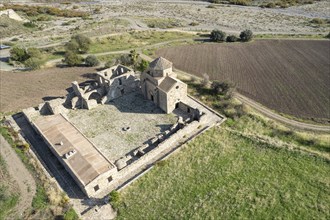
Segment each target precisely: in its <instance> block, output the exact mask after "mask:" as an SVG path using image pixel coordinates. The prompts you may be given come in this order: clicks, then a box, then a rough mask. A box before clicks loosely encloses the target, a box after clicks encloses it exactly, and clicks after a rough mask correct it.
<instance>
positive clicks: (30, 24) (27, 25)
mask: <svg viewBox="0 0 330 220" xmlns="http://www.w3.org/2000/svg"><path fill="white" fill-rule="evenodd" d="M23 25H24V26H25V27H28V28H35V27H37V25H36V24H35V23H34V22H31V21H29V22H25V23H24V24H23Z"/></svg>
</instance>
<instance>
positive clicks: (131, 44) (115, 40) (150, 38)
mask: <svg viewBox="0 0 330 220" xmlns="http://www.w3.org/2000/svg"><path fill="white" fill-rule="evenodd" d="M193 36H194V35H191V34H187V33H181V32H170V31H164V32H157V31H142V32H139V31H136V32H135V31H133V32H130V33H125V34H121V35H118V36H110V37H107V38H97V39H96V40H94V41H93V42H92V44H91V47H90V51H89V52H90V53H101V52H107V51H118V50H126V49H130V48H136V47H142V46H146V45H151V44H155V43H160V42H164V41H170V40H175V39H182V38H192V37H193Z"/></svg>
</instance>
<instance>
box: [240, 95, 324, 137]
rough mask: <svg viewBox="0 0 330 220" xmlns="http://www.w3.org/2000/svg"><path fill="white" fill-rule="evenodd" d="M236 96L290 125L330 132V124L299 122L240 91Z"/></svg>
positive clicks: (261, 111)
mask: <svg viewBox="0 0 330 220" xmlns="http://www.w3.org/2000/svg"><path fill="white" fill-rule="evenodd" d="M235 97H236V98H237V99H238V100H240V101H241V102H243V103H244V104H247V105H249V106H251V107H252V108H254V109H255V110H257V111H258V112H260V113H262V114H264V115H265V116H267V117H269V118H271V119H274V120H277V121H280V122H282V123H284V124H287V125H289V126H292V127H295V128H298V129H302V130H311V131H321V132H330V126H323V125H314V124H309V123H304V122H299V121H295V120H292V119H289V118H286V117H283V116H281V115H279V114H277V113H275V112H273V111H272V110H270V109H268V108H266V107H264V106H262V105H260V104H259V103H257V102H256V101H254V100H252V99H249V98H247V97H245V96H243V95H241V94H239V93H236V94H235Z"/></svg>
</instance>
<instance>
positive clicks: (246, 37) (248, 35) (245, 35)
mask: <svg viewBox="0 0 330 220" xmlns="http://www.w3.org/2000/svg"><path fill="white" fill-rule="evenodd" d="M239 37H240V39H241V41H243V42H247V41H250V40H252V38H253V33H252V31H251V30H244V31H242V32H241V34H240V35H239Z"/></svg>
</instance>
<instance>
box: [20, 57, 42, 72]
mask: <svg viewBox="0 0 330 220" xmlns="http://www.w3.org/2000/svg"><path fill="white" fill-rule="evenodd" d="M44 63H45V61H44V60H42V59H40V58H35V57H31V58H29V59H27V60H26V61H25V62H24V65H25V67H27V68H30V69H33V70H35V69H40V67H41V66H42V65H43V64H44Z"/></svg>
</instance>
